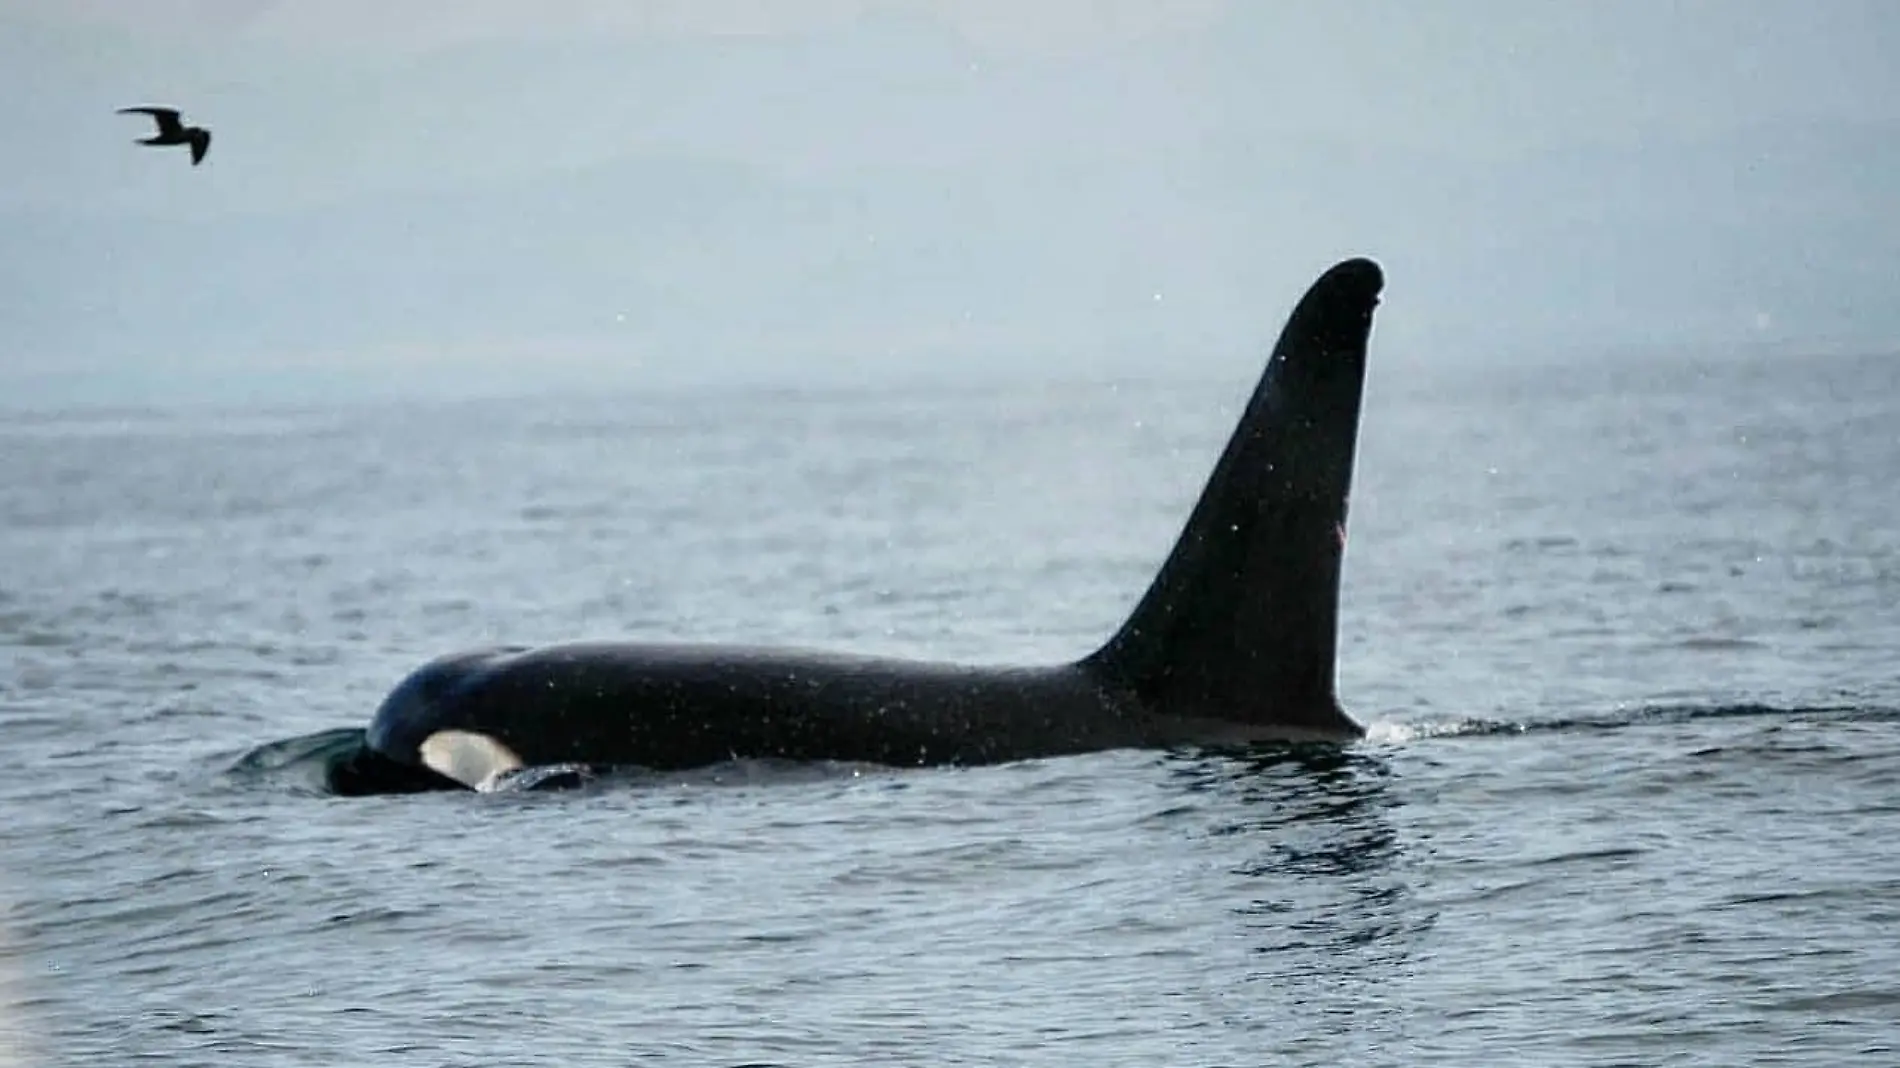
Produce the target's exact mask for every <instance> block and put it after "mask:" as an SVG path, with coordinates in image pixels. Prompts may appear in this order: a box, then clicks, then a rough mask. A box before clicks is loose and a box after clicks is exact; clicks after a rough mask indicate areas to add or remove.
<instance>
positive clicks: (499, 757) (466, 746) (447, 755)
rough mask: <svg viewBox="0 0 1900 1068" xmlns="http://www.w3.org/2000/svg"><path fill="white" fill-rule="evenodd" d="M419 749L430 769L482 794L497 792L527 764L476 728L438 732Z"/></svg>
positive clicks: (424, 762) (513, 752) (424, 740)
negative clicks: (499, 787) (508, 777)
mask: <svg viewBox="0 0 1900 1068" xmlns="http://www.w3.org/2000/svg"><path fill="white" fill-rule="evenodd" d="M419 752H420V753H421V756H422V763H423V765H424V766H426V767H427V768H428V769H429V770H431V771H433V772H435V773H437V774H438V775H443V776H446V777H448V778H450V779H454V780H455V781H456V782H459V783H461V784H462V785H463V786H466V787H468V788H469V789H471V790H478V791H480V792H482V793H491V792H493V791H494V790H495V789H496V787H498V786H499V785H500V783H501V781H502V780H503V779H505V778H506V777H507V776H509V775H512V774H513V773H515V772H517V771H519V770H521V768H522V766H523V762H522V759H521V758H520V757H519V756H517V755H516V754H515V751H514V750H512V749H510V748H508V747H507V746H505V745H503V744H501V743H500V742H498V741H496V740H495V739H493V738H490V737H489V736H488V735H486V734H477V733H476V732H474V731H460V730H440V731H436V732H435V733H434V734H431V735H429V736H428V737H427V738H424V739H423V740H422V745H421V747H420V749H419Z"/></svg>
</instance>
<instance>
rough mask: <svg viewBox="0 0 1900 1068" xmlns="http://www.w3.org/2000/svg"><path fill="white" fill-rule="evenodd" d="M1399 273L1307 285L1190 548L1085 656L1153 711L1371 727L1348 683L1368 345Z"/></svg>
mask: <svg viewBox="0 0 1900 1068" xmlns="http://www.w3.org/2000/svg"><path fill="white" fill-rule="evenodd" d="M1383 285H1384V276H1383V274H1382V273H1381V272H1380V270H1379V266H1378V265H1377V264H1375V263H1373V262H1372V261H1371V260H1366V259H1353V260H1347V261H1345V262H1343V263H1340V264H1338V265H1336V266H1335V267H1333V268H1332V269H1331V270H1329V271H1327V272H1326V273H1325V274H1324V275H1321V276H1320V278H1319V280H1318V281H1316V282H1314V283H1313V285H1312V287H1311V288H1310V289H1308V290H1307V291H1306V295H1305V296H1304V297H1303V298H1301V300H1300V303H1299V305H1298V306H1297V307H1295V308H1294V309H1293V314H1292V316H1291V317H1289V318H1288V320H1287V323H1286V327H1285V328H1284V329H1283V330H1282V331H1281V333H1280V340H1279V343H1278V344H1276V345H1275V346H1274V350H1273V355H1272V357H1271V358H1270V359H1269V360H1268V361H1267V368H1266V371H1265V373H1264V374H1262V376H1261V378H1260V384H1259V386H1258V387H1256V388H1255V390H1254V393H1253V397H1252V399H1251V400H1249V401H1248V402H1247V409H1246V412H1245V413H1244V414H1243V415H1242V416H1241V417H1240V425H1239V426H1238V427H1237V428H1236V429H1235V431H1234V436H1233V438H1232V439H1231V440H1229V441H1228V443H1227V449H1226V451H1225V452H1223V453H1222V454H1221V458H1220V462H1219V463H1218V464H1216V465H1215V467H1214V473H1213V475H1212V476H1211V477H1210V478H1209V479H1208V482H1207V488H1206V489H1204V490H1203V491H1202V492H1201V499H1200V502H1199V503H1198V504H1196V505H1195V508H1194V511H1193V513H1192V514H1191V515H1190V516H1189V517H1188V521H1187V526H1186V528H1185V529H1183V531H1182V532H1181V538H1180V540H1179V541H1178V542H1176V543H1175V547H1174V552H1173V553H1172V554H1171V555H1170V556H1169V557H1168V560H1167V562H1166V563H1165V564H1163V565H1162V567H1161V571H1160V573H1159V574H1157V575H1156V576H1155V580H1154V584H1153V585H1152V586H1150V587H1149V589H1148V592H1147V594H1146V595H1145V596H1143V597H1142V599H1141V602H1140V603H1139V604H1138V605H1136V607H1135V610H1134V612H1133V613H1132V614H1131V615H1130V616H1129V617H1128V620H1127V622H1126V623H1124V624H1123V625H1122V628H1121V630H1120V631H1118V632H1117V633H1116V634H1115V636H1114V637H1113V638H1111V639H1109V641H1108V644H1106V645H1104V646H1103V647H1102V648H1101V649H1100V650H1098V651H1097V652H1095V653H1094V654H1092V655H1091V656H1089V657H1088V658H1087V659H1086V660H1085V661H1084V664H1085V665H1087V666H1088V667H1089V668H1090V669H1091V670H1093V671H1095V672H1098V673H1100V674H1101V675H1102V676H1104V677H1105V678H1107V679H1108V680H1110V681H1112V682H1114V683H1115V684H1117V685H1119V686H1121V687H1123V688H1126V689H1128V690H1132V691H1133V692H1134V693H1135V694H1136V695H1137V697H1138V698H1140V700H1141V701H1142V703H1143V704H1144V705H1145V706H1147V707H1148V708H1150V709H1152V710H1154V711H1156V712H1158V713H1161V714H1164V715H1168V716H1183V717H1194V718H1205V719H1212V720H1222V721H1228V722H1234V723H1239V724H1246V725H1249V726H1255V727H1261V728H1270V729H1283V730H1285V731H1286V732H1287V733H1288V734H1289V735H1290V736H1300V735H1307V734H1318V735H1323V736H1356V735H1358V734H1360V733H1362V732H1361V728H1360V727H1359V725H1358V724H1356V723H1354V722H1353V721H1352V719H1351V718H1350V717H1348V716H1347V715H1346V714H1345V713H1344V712H1342V711H1341V710H1340V708H1339V702H1338V700H1337V698H1336V697H1335V696H1334V692H1333V680H1334V659H1335V655H1336V649H1337V641H1338V609H1339V577H1340V561H1341V557H1342V556H1343V555H1344V552H1345V540H1346V503H1347V498H1348V496H1349V495H1350V492H1351V489H1352V468H1353V452H1354V448H1355V445H1356V442H1357V439H1358V434H1359V404H1360V397H1361V395H1362V393H1363V390H1364V384H1365V369H1366V342H1367V340H1368V338H1369V337H1370V335H1371V331H1372V311H1373V308H1374V307H1376V306H1377V305H1378V303H1379V291H1380V289H1381V288H1382V287H1383ZM1266 733H1271V731H1270V730H1269V731H1268V732H1266Z"/></svg>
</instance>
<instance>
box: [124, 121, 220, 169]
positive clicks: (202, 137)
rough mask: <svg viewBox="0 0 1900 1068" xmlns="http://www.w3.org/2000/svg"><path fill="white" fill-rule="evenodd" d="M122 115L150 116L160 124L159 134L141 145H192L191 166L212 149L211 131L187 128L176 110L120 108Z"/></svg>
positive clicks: (144, 140)
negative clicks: (180, 120)
mask: <svg viewBox="0 0 1900 1068" xmlns="http://www.w3.org/2000/svg"><path fill="white" fill-rule="evenodd" d="M119 114H121V115H150V116H151V117H152V118H153V120H154V121H156V122H157V123H158V133H156V134H154V135H152V136H151V137H147V138H143V139H141V140H140V141H139V144H141V145H190V146H191V165H192V166H194V167H196V166H197V165H198V164H199V163H200V162H202V161H203V160H204V158H205V152H206V151H208V150H209V149H210V148H211V131H210V130H207V129H205V128H204V127H202V126H186V125H185V124H184V123H182V122H179V121H178V110H177V109H176V108H120V109H119Z"/></svg>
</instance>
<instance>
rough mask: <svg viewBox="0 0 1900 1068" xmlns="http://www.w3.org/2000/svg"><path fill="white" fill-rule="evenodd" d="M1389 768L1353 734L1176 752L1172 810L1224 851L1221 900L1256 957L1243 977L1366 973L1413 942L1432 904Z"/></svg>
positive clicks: (1398, 957) (1404, 954) (1427, 924)
mask: <svg viewBox="0 0 1900 1068" xmlns="http://www.w3.org/2000/svg"><path fill="white" fill-rule="evenodd" d="M1394 775H1395V773H1394V770H1393V768H1392V765H1391V763H1390V762H1389V761H1388V760H1387V759H1386V757H1385V755H1384V754H1382V753H1380V752H1378V751H1377V750H1372V749H1367V748H1364V747H1357V746H1354V747H1340V746H1284V745H1278V746H1259V747H1253V748H1249V749H1245V750H1223V751H1205V750H1202V751H1181V752H1178V753H1177V754H1175V757H1174V759H1173V761H1172V767H1171V768H1170V778H1171V780H1172V781H1173V783H1174V784H1176V785H1177V786H1178V787H1179V788H1180V789H1181V790H1182V793H1183V800H1184V804H1183V805H1182V806H1180V807H1178V808H1177V809H1176V810H1175V811H1174V815H1175V816H1176V817H1177V818H1192V819H1196V820H1197V821H1198V822H1199V823H1200V824H1201V826H1200V831H1199V833H1200V834H1201V835H1203V836H1204V837H1205V839H1206V840H1207V841H1208V842H1209V844H1211V845H1214V846H1215V847H1216V848H1218V849H1219V850H1220V851H1221V853H1222V854H1224V855H1226V856H1227V857H1229V858H1230V861H1229V864H1228V867H1227V873H1228V875H1229V876H1230V880H1231V881H1230V883H1229V884H1228V887H1227V890H1228V891H1229V894H1230V896H1229V897H1228V899H1227V900H1226V901H1225V902H1224V907H1225V908H1226V910H1227V912H1228V914H1229V916H1230V917H1231V919H1232V921H1233V924H1234V926H1235V929H1236V934H1237V935H1238V936H1239V937H1241V938H1242V939H1244V940H1245V942H1246V943H1247V944H1248V946H1249V948H1250V950H1251V951H1252V952H1253V953H1255V954H1258V955H1260V957H1261V958H1262V959H1261V962H1260V967H1259V969H1258V970H1257V971H1255V972H1254V973H1252V974H1251V975H1250V978H1256V979H1276V980H1278V979H1284V978H1287V977H1288V976H1290V975H1296V974H1307V973H1314V974H1318V973H1324V974H1325V975H1327V976H1328V981H1329V982H1330V981H1334V980H1337V979H1339V978H1340V977H1341V976H1342V975H1343V974H1345V973H1346V972H1352V973H1355V974H1359V975H1362V976H1365V977H1370V976H1374V975H1377V974H1381V973H1383V972H1385V971H1387V970H1389V969H1390V968H1392V967H1394V966H1396V965H1399V964H1401V963H1403V962H1404V961H1406V960H1407V959H1409V958H1410V956H1411V955H1412V953H1413V952H1415V950H1416V946H1417V942H1418V939H1419V938H1420V936H1422V935H1423V934H1424V933H1425V932H1428V931H1429V930H1430V929H1431V928H1432V926H1433V924H1434V922H1435V920H1436V913H1435V912H1432V911H1430V910H1425V909H1421V908H1419V907H1417V906H1416V905H1415V904H1414V899H1415V895H1414V894H1413V892H1412V888H1411V886H1410V884H1409V882H1408V879H1409V871H1408V864H1407V854H1406V844H1405V840H1404V838H1403V836H1402V835H1401V833H1400V830H1399V828H1398V826H1397V825H1396V824H1395V822H1394V820H1393V818H1392V817H1393V814H1394V812H1395V811H1396V810H1397V809H1398V808H1399V807H1400V806H1401V804H1402V803H1403V802H1402V799H1401V797H1400V795H1399V793H1398V791H1396V790H1395V789H1394V788H1393V786H1394Z"/></svg>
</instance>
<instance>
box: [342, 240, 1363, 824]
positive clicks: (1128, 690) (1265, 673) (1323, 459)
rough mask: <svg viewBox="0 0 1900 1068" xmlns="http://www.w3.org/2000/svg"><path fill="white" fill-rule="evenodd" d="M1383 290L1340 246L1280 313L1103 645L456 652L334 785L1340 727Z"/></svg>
mask: <svg viewBox="0 0 1900 1068" xmlns="http://www.w3.org/2000/svg"><path fill="white" fill-rule="evenodd" d="M1383 284H1384V281H1383V276H1382V275H1381V272H1380V270H1379V267H1378V265H1377V264H1375V263H1373V262H1372V261H1370V260H1365V259H1353V260H1347V261H1345V262H1343V263H1340V264H1338V265H1336V266H1334V267H1333V268H1332V269H1331V270H1328V271H1327V272H1326V273H1325V274H1324V275H1322V276H1321V277H1320V278H1319V280H1318V281H1316V282H1314V283H1313V285H1312V286H1311V288H1309V289H1308V290H1307V292H1306V295H1305V296H1304V297H1303V298H1302V299H1301V300H1300V302H1299V304H1298V306H1297V307H1295V308H1294V310H1293V313H1292V315H1291V316H1290V317H1289V318H1288V320H1287V323H1286V326H1285V328H1284V329H1283V330H1282V331H1281V334H1280V339H1279V343H1278V344H1277V345H1276V346H1275V347H1274V350H1273V354H1272V356H1271V358H1270V359H1269V360H1268V362H1267V367H1266V371H1265V373H1264V374H1263V375H1262V376H1261V379H1260V384H1259V386H1258V387H1257V388H1256V389H1255V390H1254V393H1253V396H1252V398H1251V399H1250V400H1249V401H1248V404H1247V407H1246V411H1245V412H1244V413H1243V414H1242V415H1241V417H1240V423H1239V426H1238V427H1237V428H1236V429H1235V431H1234V435H1233V437H1232V439H1231V440H1229V442H1228V444H1227V448H1226V450H1225V451H1224V452H1223V453H1222V454H1221V457H1220V460H1219V462H1218V463H1216V465H1215V467H1214V473H1213V475H1212V477H1210V478H1209V479H1208V482H1207V486H1206V488H1205V489H1204V490H1203V491H1202V493H1201V498H1200V501H1199V502H1198V503H1197V504H1196V505H1195V508H1194V511H1193V513H1192V514H1191V515H1190V516H1189V518H1188V521H1187V526H1186V528H1185V529H1184V530H1183V531H1182V533H1181V537H1180V539H1179V541H1178V542H1176V544H1175V546H1174V551H1173V553H1172V554H1170V556H1169V557H1168V559H1167V561H1166V562H1165V563H1164V564H1163V565H1162V567H1161V570H1160V573H1159V574H1158V575H1157V576H1156V577H1155V579H1154V583H1153V585H1152V586H1150V587H1149V589H1148V592H1147V594H1146V595H1145V596H1144V597H1143V598H1142V599H1141V601H1140V603H1139V604H1137V605H1136V607H1135V609H1134V611H1133V613H1132V614H1130V616H1129V617H1128V619H1127V621H1126V622H1125V623H1123V624H1122V627H1121V629H1120V630H1119V631H1117V632H1116V633H1115V635H1114V636H1113V637H1111V638H1110V639H1109V640H1108V641H1107V643H1106V644H1104V645H1103V646H1102V647H1101V648H1100V649H1098V650H1096V651H1095V652H1093V653H1091V654H1089V655H1088V656H1085V657H1083V658H1082V659H1080V660H1078V661H1075V662H1073V663H1065V664H1056V665H1048V666H1038V667H983V666H970V665H959V664H939V663H925V662H916V661H909V660H899V659H887V658H873V657H860V656H851V655H844V654H839V653H827V652H814V651H807V650H799V649H777V648H754V647H734V646H722V645H684V644H646V643H621V642H611V643H609V642H599V643H586V644H572V645H557V646H550V647H546V648H538V649H528V648H521V647H511V648H501V649H490V650H481V651H476V652H468V653H461V654H457V655H452V656H448V657H444V658H442V659H439V660H436V661H433V662H431V663H429V664H427V665H425V666H423V667H422V668H420V669H418V670H417V671H416V672H414V673H413V674H411V675H410V676H409V677H408V678H407V679H405V680H403V681H402V683H401V684H400V685H398V686H397V687H396V689H395V690H394V691H393V692H392V693H390V695H389V697H388V698H387V699H386V700H385V701H384V702H383V704H382V707H381V708H380V709H378V711H377V713H376V716H375V719H374V720H373V721H372V722H371V724H370V726H369V729H368V730H367V731H366V732H365V735H364V743H363V745H362V747H361V748H360V749H358V750H357V751H355V752H354V753H352V754H351V755H350V756H348V757H347V758H345V759H341V760H338V761H337V762H336V763H335V764H334V765H332V766H331V767H330V769H329V778H330V785H331V786H332V788H334V789H336V790H337V791H338V792H340V793H376V792H386V791H399V790H416V789H428V788H434V787H441V788H453V787H456V786H457V785H460V786H463V787H472V788H477V789H479V788H483V787H484V786H486V785H488V784H492V783H495V782H498V781H500V780H501V779H502V778H504V777H506V776H507V775H509V774H510V773H511V772H514V771H515V770H517V769H520V768H523V767H545V766H551V765H563V764H579V765H586V766H593V767H600V766H613V767H621V766H626V767H634V766H637V767H645V768H652V769H682V768H691V767H697V766H702V765H707V764H715V763H719V762H721V761H727V760H732V759H757V758H766V759H787V760H836V761H854V762H867V763H874V764H889V765H906V766H920V765H942V764H981V763H991V762H996V761H1006V760H1016V759H1025V758H1030V757H1039V756H1055V755H1061V754H1065V753H1078V752H1087V751H1093V750H1102V749H1112V748H1123V747H1144V746H1161V745H1180V744H1195V743H1208V744H1220V743H1236V742H1249V741H1275V740H1285V741H1341V742H1343V741H1350V740H1352V739H1354V738H1357V737H1359V736H1361V735H1362V734H1363V729H1362V728H1361V727H1360V726H1359V724H1357V723H1356V722H1354V721H1353V720H1352V718H1351V717H1349V716H1348V715H1346V713H1345V712H1344V711H1343V710H1341V708H1340V706H1339V701H1338V698H1337V697H1336V695H1335V693H1334V658H1335V645H1336V640H1337V632H1338V603H1339V580H1340V562H1341V558H1342V556H1343V555H1344V552H1345V546H1346V508H1347V499H1348V497H1349V495H1350V490H1351V484H1352V473H1353V454H1354V449H1355V446H1356V443H1357V438H1358V431H1359V409H1360V398H1361V395H1362V392H1363V387H1364V382H1365V366H1366V345H1367V341H1368V338H1369V337H1370V334H1371V330H1372V316H1373V309H1374V308H1375V307H1376V306H1377V305H1378V302H1379V292H1380V290H1381V288H1382V286H1383Z"/></svg>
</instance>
